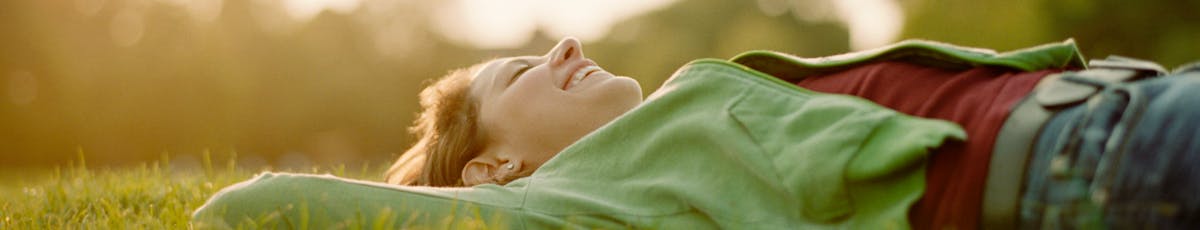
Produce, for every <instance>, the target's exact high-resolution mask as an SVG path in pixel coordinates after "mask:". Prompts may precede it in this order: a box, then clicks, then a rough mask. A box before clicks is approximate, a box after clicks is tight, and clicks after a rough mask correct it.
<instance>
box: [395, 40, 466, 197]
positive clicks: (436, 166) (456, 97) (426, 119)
mask: <svg viewBox="0 0 1200 230" xmlns="http://www.w3.org/2000/svg"><path fill="white" fill-rule="evenodd" d="M484 63H487V62H483V63H480V64H476V65H474V66H471V67H469V68H465V69H458V70H454V71H451V72H450V73H449V74H447V75H446V76H443V77H442V78H440V79H438V80H436V81H433V82H432V83H431V84H429V86H426V87H425V89H423V90H421V93H420V96H419V97H420V105H421V112H420V113H418V114H417V117H416V119H415V120H414V121H413V125H412V126H411V127H409V132H411V133H412V134H413V135H414V136H416V138H417V140H416V142H415V143H414V144H413V146H412V147H409V148H408V150H406V151H405V152H404V154H401V155H400V157H399V159H397V160H396V162H395V163H393V164H392V166H391V167H390V168H389V169H388V171H387V173H386V174H385V175H384V178H385V179H384V180H385V181H386V182H387V183H389V184H400V185H417V186H437V187H449V186H463V181H462V170H463V167H464V166H465V165H466V164H467V162H468V161H470V160H471V159H473V158H475V157H476V156H478V155H479V152H480V149H481V146H482V143H481V140H482V138H481V136H480V133H479V132H478V130H479V122H478V117H479V102H478V101H476V100H475V99H474V98H472V97H471V96H470V95H469V92H470V88H471V81H472V80H474V75H475V74H476V73H477V72H478V71H479V70H480V69H481V68H482V66H483V65H484Z"/></svg>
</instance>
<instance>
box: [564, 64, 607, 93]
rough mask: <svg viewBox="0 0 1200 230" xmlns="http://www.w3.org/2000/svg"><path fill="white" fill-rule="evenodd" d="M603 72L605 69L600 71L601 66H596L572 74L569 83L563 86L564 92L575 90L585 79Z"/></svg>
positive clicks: (586, 67)
mask: <svg viewBox="0 0 1200 230" xmlns="http://www.w3.org/2000/svg"><path fill="white" fill-rule="evenodd" d="M601 70H603V69H600V67H599V66H594V65H589V66H585V67H583V68H579V70H576V71H575V73H573V74H571V78H570V79H567V82H566V83H565V84H564V85H563V90H567V89H570V88H575V86H576V85H579V82H582V81H583V79H584V78H587V77H588V76H589V75H591V74H592V73H595V72H599V71H601Z"/></svg>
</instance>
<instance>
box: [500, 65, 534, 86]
mask: <svg viewBox="0 0 1200 230" xmlns="http://www.w3.org/2000/svg"><path fill="white" fill-rule="evenodd" d="M531 68H533V66H532V65H525V66H524V67H521V69H518V70H517V72H515V73H513V76H512V77H510V78H508V84H505V85H506V86H507V85H512V83H513V82H516V81H517V78H521V75H522V74H524V73H525V71H527V70H529V69H531Z"/></svg>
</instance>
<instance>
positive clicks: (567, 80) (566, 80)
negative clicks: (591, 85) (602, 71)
mask: <svg viewBox="0 0 1200 230" xmlns="http://www.w3.org/2000/svg"><path fill="white" fill-rule="evenodd" d="M588 66H597V67H599V65H597V64H596V62H594V61H592V59H583V60H581V61H579V62H577V63H574V64H573V65H572V66H571V69H570V70H571V71H570V72H566V73H565V74H563V75H562V77H559V80H560V82H558V88H559V89H562V90H564V91H566V90H567V86H568V85H569V84H571V77H572V76H573V75H575V73H576V72H579V70H581V69H583V68H587V67H588ZM595 72H598V71H591V72H588V73H585V75H584V79H587V76H588V75H591V74H592V73H595ZM581 81H582V80H581Z"/></svg>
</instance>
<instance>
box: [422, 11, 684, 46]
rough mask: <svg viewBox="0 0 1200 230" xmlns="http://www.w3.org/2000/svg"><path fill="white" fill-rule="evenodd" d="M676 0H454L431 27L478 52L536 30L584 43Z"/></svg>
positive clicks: (524, 40) (515, 42) (520, 39)
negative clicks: (476, 49) (624, 22)
mask: <svg viewBox="0 0 1200 230" xmlns="http://www.w3.org/2000/svg"><path fill="white" fill-rule="evenodd" d="M673 2H675V0H579V1H556V0H513V1H494V0H458V1H455V2H452V3H450V4H447V5H446V6H445V7H446V8H444V9H441V10H440V11H439V12H438V15H436V18H435V23H436V24H435V26H436V27H437V28H438V29H439V30H440V31H439V32H441V33H442V35H443V36H446V37H447V38H448V39H450V40H453V41H456V42H460V43H466V44H468V45H472V46H475V47H477V48H484V49H504V48H515V47H519V46H521V45H524V44H525V43H527V42H529V40H530V39H532V38H533V36H534V35H535V32H537V31H538V30H539V29H541V30H542V31H544V32H545V34H546V35H548V36H550V37H552V39H557V38H559V37H564V36H574V37H577V38H579V39H580V40H583V41H584V42H589V41H595V40H599V39H601V38H603V37H604V36H606V35H607V34H608V32H609V29H610V28H611V27H612V26H613V24H615V23H617V22H619V21H621V20H625V19H628V18H630V17H634V16H637V15H640V14H644V13H647V12H650V11H653V10H657V9H661V8H664V7H666V6H669V5H670V3H673Z"/></svg>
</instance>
